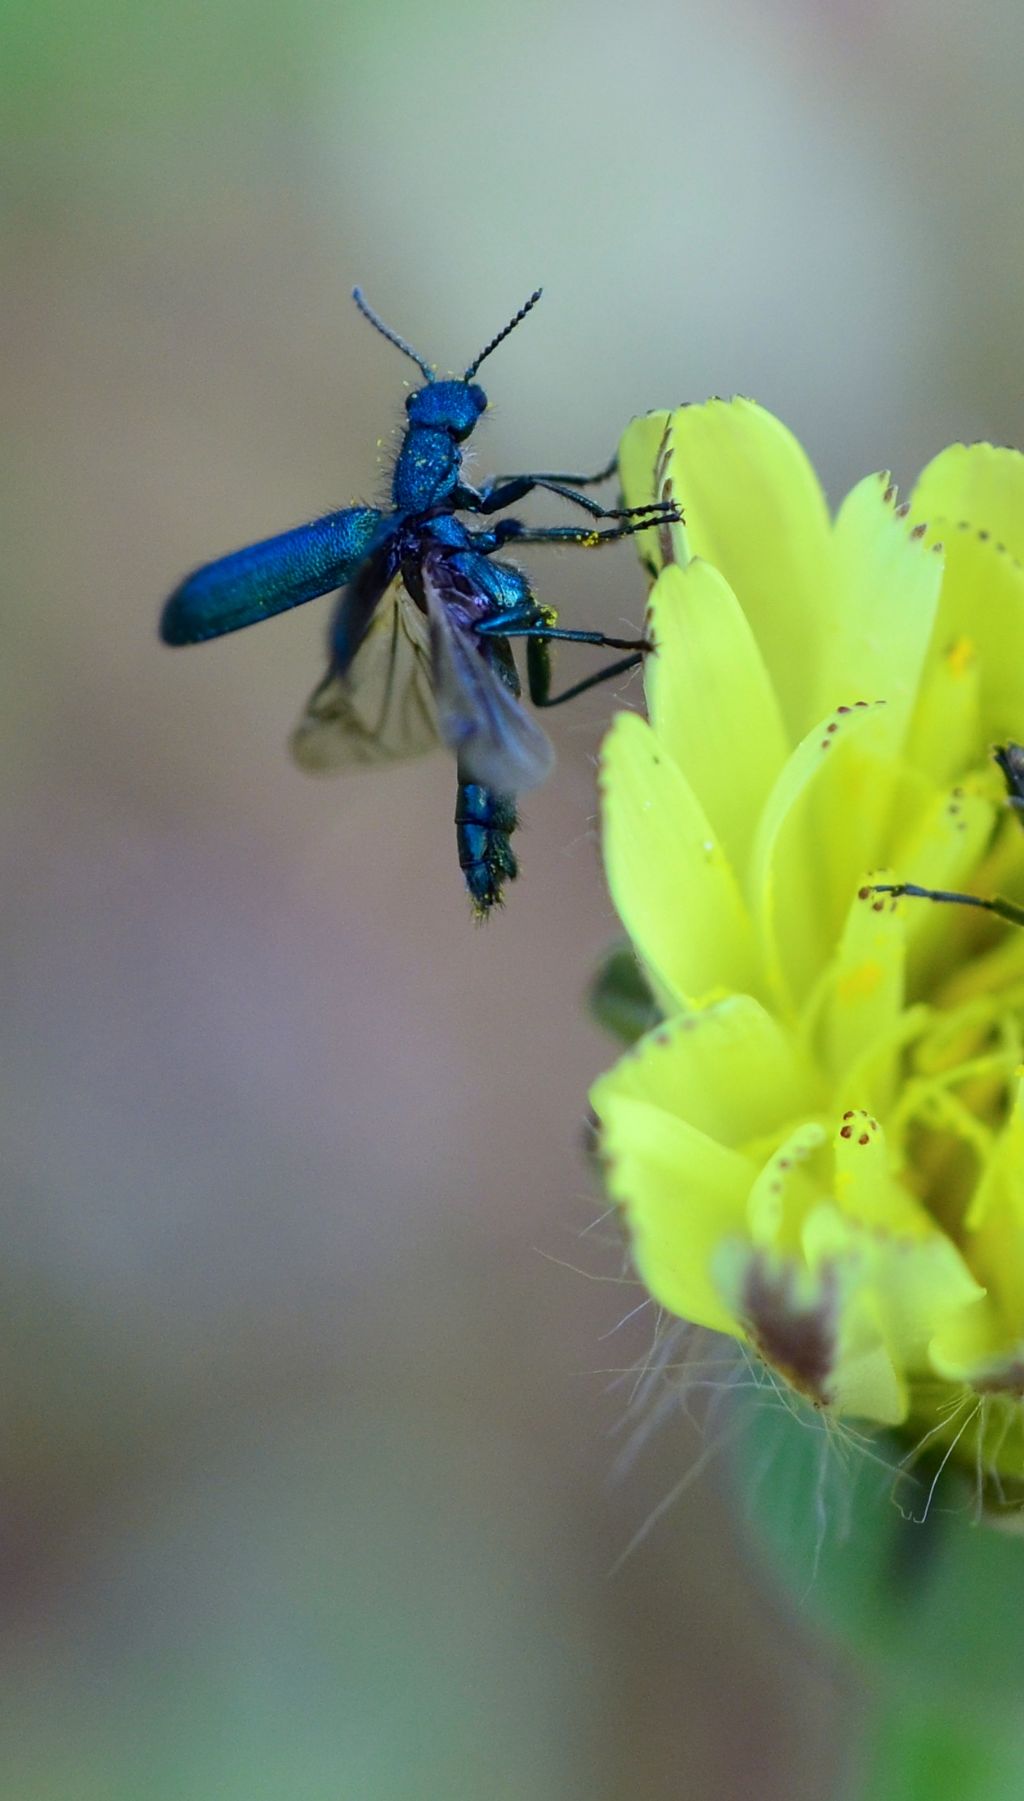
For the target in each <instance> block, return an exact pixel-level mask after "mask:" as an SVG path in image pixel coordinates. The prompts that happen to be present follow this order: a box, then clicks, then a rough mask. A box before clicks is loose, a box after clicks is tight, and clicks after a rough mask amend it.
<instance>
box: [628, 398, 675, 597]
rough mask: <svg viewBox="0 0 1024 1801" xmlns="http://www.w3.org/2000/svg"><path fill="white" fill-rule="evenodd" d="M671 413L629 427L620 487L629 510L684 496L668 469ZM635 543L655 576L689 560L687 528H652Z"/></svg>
mask: <svg viewBox="0 0 1024 1801" xmlns="http://www.w3.org/2000/svg"><path fill="white" fill-rule="evenodd" d="M671 421H672V414H671V413H644V414H641V416H640V418H639V419H634V420H632V422H631V423H630V424H629V425H628V426H627V427H626V430H625V431H624V432H623V434H622V441H621V443H620V444H619V484H620V486H621V488H622V497H623V499H624V500H625V502H626V505H627V506H631V507H642V506H646V505H648V504H649V502H650V501H652V500H668V501H674V502H675V503H676V505H678V504H679V503H680V501H681V499H682V496H681V495H680V494H678V493H677V492H676V490H675V487H674V484H673V479H672V475H671V472H670V469H669V448H670V444H671ZM633 541H634V543H635V545H636V548H637V552H638V554H639V556H640V560H641V562H643V563H645V564H646V565H647V567H648V569H649V570H650V571H651V573H652V574H656V573H657V571H658V570H659V569H662V568H664V566H665V565H666V564H667V563H679V564H681V565H683V566H685V565H686V564H687V563H688V562H689V560H690V550H689V544H688V540H687V536H686V528H685V525H662V526H652V527H651V529H650V530H649V531H644V532H637V533H636V535H635V537H634V540H633Z"/></svg>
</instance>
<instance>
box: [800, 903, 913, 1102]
mask: <svg viewBox="0 0 1024 1801" xmlns="http://www.w3.org/2000/svg"><path fill="white" fill-rule="evenodd" d="M872 879H876V880H891V879H892V878H891V876H890V875H889V873H888V872H886V871H882V872H880V873H879V874H878V875H877V876H876V877H875V878H872V877H869V876H865V878H864V880H863V881H862V882H861V883H860V884H859V885H858V887H857V890H856V893H855V894H854V897H853V900H852V901H851V903H850V910H849V913H848V914H847V918H846V924H845V926H844V928H843V935H842V938H841V940H840V943H839V949H838V951H837V953H836V956H835V958H834V959H833V961H832V963H831V965H830V967H829V969H828V972H827V975H826V978H825V982H824V984H823V992H822V996H821V998H820V1001H819V1006H820V1014H819V1018H818V1021H817V1030H816V1033H815V1043H816V1044H817V1046H818V1048H819V1053H820V1055H821V1057H822V1059H823V1061H824V1064H825V1067H826V1068H827V1069H828V1070H829V1072H830V1074H831V1075H832V1077H833V1079H834V1081H835V1084H836V1090H837V1092H838V1093H839V1094H841V1095H842V1096H843V1097H844V1099H845V1100H846V1101H847V1103H848V1105H850V1106H866V1107H869V1108H871V1107H873V1108H876V1109H879V1108H884V1107H885V1106H886V1105H887V1104H888V1102H889V1100H890V1099H891V1097H892V1094H893V1092H894V1090H895V1087H896V1084H897V1082H898V1077H899V1045H898V1042H897V1041H896V1040H897V1038H898V1032H897V1028H898V1025H899V1021H900V1017H901V1015H902V1013H903V1007H904V965H905V958H906V927H905V922H904V918H903V916H902V915H901V914H900V912H899V910H898V908H897V907H896V906H895V905H894V903H893V902H892V900H891V899H890V898H889V897H886V896H884V895H881V894H874V893H872V892H871V889H870V883H871V881H872ZM872 1051H875V1052H876V1054H875V1056H872Z"/></svg>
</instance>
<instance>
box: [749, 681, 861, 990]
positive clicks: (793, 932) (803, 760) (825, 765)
mask: <svg viewBox="0 0 1024 1801" xmlns="http://www.w3.org/2000/svg"><path fill="white" fill-rule="evenodd" d="M876 711H877V709H876V708H875V707H874V706H870V705H867V704H861V703H858V704H856V705H855V706H853V707H850V706H845V705H844V706H842V707H839V708H838V709H837V710H836V712H835V713H833V714H832V715H831V717H830V718H827V719H823V720H822V721H821V722H820V723H819V724H818V725H816V726H815V727H814V730H813V731H812V732H810V733H809V734H808V736H807V737H806V738H805V739H804V740H803V743H802V744H799V745H798V746H797V748H796V750H795V751H794V752H793V754H792V756H791V757H790V759H789V761H788V763H787V764H786V766H785V768H784V769H783V771H782V773H781V775H780V776H779V779H778V781H777V782H776V784H775V787H774V788H773V790H772V792H771V794H770V795H769V797H768V801H767V803H766V804H765V807H764V809H763V811H762V814H761V818H760V822H759V824H758V830H757V839H756V842H755V845H754V852H753V857H752V860H751V875H750V883H749V892H750V896H751V905H752V907H753V908H754V910H755V914H756V918H757V922H758V926H759V929H760V932H761V936H762V940H763V944H764V951H765V960H766V963H767V966H768V969H769V971H770V974H771V976H772V979H773V982H774V984H775V985H776V986H777V989H778V991H779V993H780V995H781V996H782V997H784V998H785V1000H786V1001H787V1003H788V1004H789V1005H790V1006H793V1005H795V1003H796V1002H797V1001H798V1000H800V999H802V998H803V997H804V995H805V994H807V993H808V992H809V990H810V989H811V988H812V987H813V985H814V981H815V978H816V977H817V976H818V974H819V972H820V970H821V969H822V968H823V967H824V965H825V964H826V962H827V961H828V958H829V955H830V951H831V946H832V944H833V943H834V941H835V933H836V929H837V924H838V921H839V920H841V919H844V918H845V917H846V912H847V908H848V907H849V904H850V901H851V899H852V897H853V893H854V885H855V882H856V879H857V875H858V873H859V871H860V870H861V869H862V868H863V867H864V866H865V863H870V862H872V861H876V862H877V861H879V860H880V859H878V858H874V859H873V858H871V857H870V856H867V857H865V856H863V855H861V856H860V857H859V860H858V861H854V858H855V856H856V855H857V853H858V851H859V849H860V848H861V835H860V832H859V828H858V814H857V808H858V804H859V801H860V798H861V794H860V790H862V789H863V787H864V786H865V785H866V782H867V779H868V778H867V776H866V775H864V774H862V773H861V772H860V770H859V768H858V766H857V765H856V764H854V765H853V766H852V767H851V765H850V764H849V762H848V761H845V760H844V749H845V747H846V746H847V744H848V743H850V742H851V741H852V740H854V739H856V738H858V737H860V736H861V735H863V734H865V733H869V732H870V731H871V729H872V726H873V724H874V715H875V712H876ZM885 774H886V772H885V771H884V770H883V772H882V775H881V777H880V778H879V779H883V778H884V777H885Z"/></svg>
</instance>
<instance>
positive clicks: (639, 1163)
mask: <svg viewBox="0 0 1024 1801" xmlns="http://www.w3.org/2000/svg"><path fill="white" fill-rule="evenodd" d="M613 1074H614V1072H613ZM610 1081H611V1078H610V1077H605V1078H604V1081H603V1082H599V1083H598V1084H597V1086H596V1088H595V1090H594V1094H593V1097H592V1098H593V1102H594V1108H595V1111H596V1112H597V1115H598V1118H599V1120H600V1123H601V1150H602V1154H603V1156H604V1157H605V1159H606V1161H607V1176H606V1182H607V1187H608V1192H609V1194H610V1195H611V1196H612V1199H613V1200H616V1201H618V1202H620V1203H621V1205H622V1206H623V1207H624V1208H625V1211H626V1216H627V1218H628V1221H629V1227H630V1236H631V1243H632V1253H633V1261H634V1263H635V1264H636V1268H637V1272H638V1274H639V1275H640V1276H641V1278H642V1280H643V1281H644V1283H645V1285H646V1286H647V1288H649V1289H650V1291H651V1294H652V1295H653V1296H654V1298H655V1300H656V1301H658V1302H660V1304H661V1305H662V1306H663V1307H667V1308H669V1310H670V1311H671V1312H672V1313H675V1314H678V1315H679V1316H680V1317H681V1318H682V1319H687V1320H691V1321H692V1322H693V1324H694V1325H697V1326H707V1327H710V1328H711V1329H712V1330H714V1331H717V1332H731V1333H733V1334H734V1335H735V1334H737V1333H738V1331H739V1328H738V1324H737V1321H736V1319H735V1317H734V1315H733V1314H732V1313H731V1311H730V1309H729V1308H728V1306H727V1305H726V1304H725V1303H724V1302H723V1300H722V1297H721V1295H720V1294H719V1292H718V1290H717V1288H716V1286H715V1284H714V1282H713V1280H712V1276H711V1259H712V1255H713V1253H714V1250H715V1247H716V1246H717V1245H718V1244H719V1242H720V1240H721V1237H722V1234H723V1232H725V1233H728V1232H729V1231H736V1230H739V1229H740V1228H741V1227H742V1224H743V1217H744V1212H745V1208H746V1198H747V1192H748V1190H749V1188H750V1183H751V1180H752V1178H753V1175H754V1167H753V1165H752V1164H751V1163H749V1162H748V1161H747V1159H746V1158H745V1157H741V1156H740V1155H739V1153H738V1152H736V1151H730V1150H727V1149H726V1148H725V1147H724V1146H723V1145H720V1144H716V1142H715V1140H714V1139H713V1138H708V1137H707V1136H706V1135H705V1134H704V1133H702V1132H698V1131H697V1130H695V1128H694V1127H693V1126H690V1125H688V1124H687V1123H686V1121H685V1120H682V1119H679V1118H675V1117H673V1116H672V1115H670V1114H668V1113H664V1112H663V1111H662V1110H661V1108H659V1107H650V1106H648V1105H646V1103H645V1102H643V1101H636V1100H631V1099H629V1098H627V1097H625V1096H623V1095H621V1094H616V1093H615V1091H614V1088H613V1087H610V1086H606V1085H605V1084H607V1083H609V1082H610Z"/></svg>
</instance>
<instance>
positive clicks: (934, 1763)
mask: <svg viewBox="0 0 1024 1801" xmlns="http://www.w3.org/2000/svg"><path fill="white" fill-rule="evenodd" d="M866 1741H867V1742H866V1744H865V1745H864V1747H863V1749H862V1752H861V1755H860V1757H859V1759H858V1762H859V1768H858V1769H857V1772H856V1776H855V1779H854V1782H853V1784H852V1786H851V1787H850V1789H849V1791H848V1793H847V1796H846V1798H845V1801H1020V1796H1021V1795H1024V1743H1022V1742H1021V1739H1020V1735H1019V1732H1018V1733H1017V1734H1015V1735H1014V1736H1013V1737H1012V1738H1011V1737H1010V1736H1009V1735H1008V1734H1007V1733H1006V1732H1005V1731H1001V1730H999V1729H998V1728H997V1727H996V1726H995V1725H994V1723H993V1721H992V1720H991V1719H987V1720H986V1719H983V1718H981V1717H980V1716H979V1715H978V1714H976V1713H975V1712H973V1711H972V1710H971V1709H969V1708H957V1707H951V1706H950V1705H949V1703H948V1701H947V1702H945V1703H941V1702H936V1701H932V1700H926V1699H922V1698H920V1697H917V1698H911V1697H910V1696H908V1695H906V1694H896V1695H892V1694H890V1695H887V1696H886V1699H885V1700H884V1701H882V1702H881V1703H880V1704H879V1706H878V1708H877V1712H876V1713H875V1716H874V1718H873V1719H872V1720H870V1721H869V1723H868V1731H867V1735H866Z"/></svg>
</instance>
